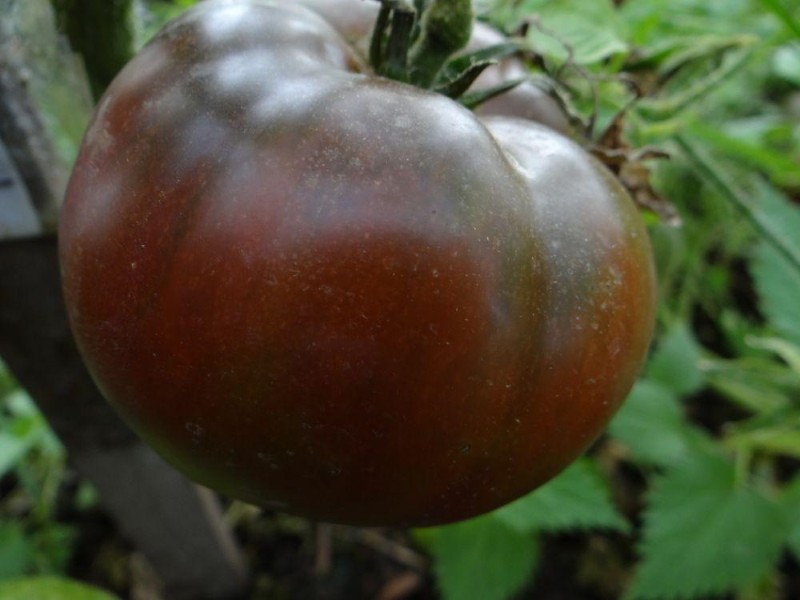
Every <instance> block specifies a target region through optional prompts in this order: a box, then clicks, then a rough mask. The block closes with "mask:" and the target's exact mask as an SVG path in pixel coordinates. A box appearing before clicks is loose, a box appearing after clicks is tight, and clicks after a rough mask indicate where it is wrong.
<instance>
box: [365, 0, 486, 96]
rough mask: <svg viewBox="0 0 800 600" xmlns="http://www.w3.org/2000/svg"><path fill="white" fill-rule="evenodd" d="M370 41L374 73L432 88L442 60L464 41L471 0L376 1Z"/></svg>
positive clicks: (469, 28) (468, 29) (469, 22)
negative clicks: (377, 2) (375, 18)
mask: <svg viewBox="0 0 800 600" xmlns="http://www.w3.org/2000/svg"><path fill="white" fill-rule="evenodd" d="M378 1H379V2H381V5H382V6H381V10H380V11H379V13H378V19H377V22H376V24H375V28H374V30H373V34H372V40H371V42H370V50H369V56H370V63H371V64H372V67H373V69H374V70H375V72H376V73H378V74H380V75H383V76H385V77H389V78H391V79H395V80H398V81H403V82H410V83H413V84H414V85H417V86H419V87H422V88H426V89H432V88H433V87H434V84H435V82H436V79H437V76H438V75H439V73H440V72H441V71H442V68H443V67H444V65H445V63H446V62H447V61H448V60H449V59H450V58H451V57H452V56H453V55H454V54H455V53H456V52H458V51H459V50H460V49H462V48H463V47H464V46H466V45H467V42H468V41H469V38H470V34H471V32H472V22H473V19H474V13H473V10H472V2H471V0H413V2H412V1H410V0H378Z"/></svg>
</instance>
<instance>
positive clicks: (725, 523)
mask: <svg viewBox="0 0 800 600" xmlns="http://www.w3.org/2000/svg"><path fill="white" fill-rule="evenodd" d="M649 500H650V502H649V506H648V508H647V511H646V513H645V515H644V538H643V541H642V544H641V547H640V551H641V553H642V561H641V563H640V566H639V569H638V571H637V573H636V575H635V576H634V579H633V582H632V584H631V587H630V589H629V591H628V594H627V596H626V597H627V598H629V599H640V600H648V599H653V600H655V599H658V600H670V599H673V598H674V599H678V598H693V597H697V596H705V595H719V594H723V593H727V592H730V591H733V590H736V589H740V588H742V587H744V586H746V585H750V584H752V583H754V582H756V581H758V580H759V579H760V578H762V577H763V576H764V575H766V574H767V573H768V572H769V571H770V569H772V568H773V566H774V564H775V562H776V561H777V559H778V558H779V556H780V553H781V549H782V546H783V542H784V540H785V537H786V525H787V519H786V515H785V511H784V510H783V509H782V507H781V505H780V504H778V503H777V502H773V501H771V500H769V499H767V498H766V497H765V496H763V495H762V494H760V493H759V492H757V491H756V490H754V489H751V488H749V487H745V486H741V485H737V483H736V475H735V469H734V466H733V464H731V463H730V462H729V461H727V460H725V459H724V458H722V457H719V456H716V455H712V454H693V455H692V459H691V461H687V462H685V463H682V464H681V465H680V467H676V468H674V469H673V470H671V471H670V472H669V473H668V474H667V475H666V476H664V477H663V478H662V479H661V480H660V481H658V483H657V484H656V486H655V487H654V489H653V492H652V493H651V495H650V498H649ZM677 574H680V576H676V575H677Z"/></svg>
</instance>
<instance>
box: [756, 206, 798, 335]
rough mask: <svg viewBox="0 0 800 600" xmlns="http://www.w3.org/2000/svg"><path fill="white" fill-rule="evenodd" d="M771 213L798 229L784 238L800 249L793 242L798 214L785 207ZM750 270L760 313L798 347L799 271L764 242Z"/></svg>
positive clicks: (776, 208)
mask: <svg viewBox="0 0 800 600" xmlns="http://www.w3.org/2000/svg"><path fill="white" fill-rule="evenodd" d="M774 210H776V212H777V214H778V215H782V216H783V217H785V218H786V219H787V220H788V221H790V222H791V223H792V224H793V225H795V226H796V227H797V228H796V229H795V230H794V231H795V233H794V234H793V235H794V237H795V239H794V240H791V241H789V240H788V236H787V242H789V243H791V244H793V245H795V246H800V244H798V243H797V240H796V232H797V231H800V211H798V210H797V209H793V208H792V207H789V206H788V204H784V205H776V206H775V208H774ZM798 253H800V249H798ZM750 270H751V273H752V275H753V278H754V279H755V284H756V289H757V290H758V293H759V298H760V306H761V310H762V312H763V313H764V314H765V315H766V317H767V319H769V322H770V325H772V327H773V328H774V329H775V330H776V331H778V332H779V333H781V334H782V335H784V336H785V337H786V338H787V339H789V340H790V341H791V342H792V343H794V344H796V345H800V271H798V269H797V268H796V267H795V265H793V264H792V263H790V262H789V261H788V260H787V259H786V257H785V256H784V255H783V254H782V253H781V252H779V251H778V250H777V249H775V248H774V247H773V246H772V245H771V244H768V243H766V242H762V243H761V244H759V246H758V248H757V250H756V254H755V258H754V260H753V261H752V262H751V264H750Z"/></svg>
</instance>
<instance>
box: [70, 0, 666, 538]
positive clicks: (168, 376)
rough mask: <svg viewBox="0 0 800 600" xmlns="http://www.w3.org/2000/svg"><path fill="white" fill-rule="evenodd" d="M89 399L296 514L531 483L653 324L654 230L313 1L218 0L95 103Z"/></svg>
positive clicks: (357, 519) (84, 214)
mask: <svg viewBox="0 0 800 600" xmlns="http://www.w3.org/2000/svg"><path fill="white" fill-rule="evenodd" d="M59 234H60V235H59V237H60V240H59V243H60V260H61V266H62V274H63V285H64V293H65V299H66V303H67V309H68V314H69V317H70V321H71V325H72V327H73V332H74V334H75V337H76V340H77V342H78V345H79V348H80V350H81V352H82V354H83V356H84V359H85V361H86V364H87V366H88V368H89V370H90V372H91V373H92V375H93V377H94V379H95V381H96V382H97V384H98V386H99V388H100V389H101V391H102V392H103V394H104V395H105V396H106V398H107V399H108V400H109V402H110V403H111V404H112V405H113V406H114V407H115V408H116V409H117V411H118V412H119V413H120V414H121V415H122V416H123V418H124V419H125V420H126V421H127V422H128V423H129V424H130V425H131V427H132V428H133V429H134V430H135V431H136V432H137V433H138V434H139V435H140V436H141V437H142V438H143V439H145V440H146V441H147V442H148V443H150V444H151V445H152V446H153V447H154V448H155V449H156V450H157V451H158V452H160V453H161V454H162V455H163V456H164V457H165V458H166V459H167V460H168V461H169V462H171V463H172V464H174V465H175V466H176V467H177V468H179V469H180V470H182V471H183V472H184V473H186V474H187V475H189V476H190V477H192V478H193V479H195V480H196V481H198V482H200V483H202V484H204V485H207V486H209V487H212V488H214V489H216V490H219V491H220V492H223V493H224V494H226V495H228V496H231V497H236V498H240V499H242V500H245V501H248V502H252V503H255V504H258V505H262V506H274V507H278V508H280V509H282V510H286V511H288V512H292V513H295V514H298V515H302V516H306V517H309V518H313V519H317V520H323V521H330V522H337V523H348V524H357V525H382V526H390V525H392V526H423V525H435V524H442V523H447V522H452V521H456V520H460V519H465V518H468V517H471V516H475V515H478V514H481V513H483V512H486V511H489V510H492V509H493V508H496V507H498V506H501V505H503V504H505V503H507V502H509V501H511V500H514V499H515V498H517V497H519V496H521V495H523V494H525V493H527V492H529V491H530V490H532V489H534V488H535V487H537V486H539V485H541V484H542V483H544V482H546V481H547V480H549V479H550V478H552V477H553V476H555V475H556V474H557V473H559V472H560V471H561V470H563V469H564V468H565V467H566V466H567V465H568V464H569V463H570V462H571V461H572V460H574V459H575V458H576V457H577V456H578V455H579V454H580V453H581V452H583V451H584V450H585V449H586V448H587V446H588V445H589V444H590V443H591V442H592V441H593V440H594V439H595V438H596V437H597V436H598V435H599V434H600V433H601V431H602V429H603V427H604V426H605V425H606V423H607V422H608V420H609V419H610V418H611V416H612V415H613V413H614V411H615V410H616V408H617V407H618V406H619V404H620V403H621V402H622V401H623V399H624V398H625V396H626V395H627V393H628V391H629V390H630V388H631V386H632V385H633V382H634V380H635V377H636V375H637V373H638V371H639V369H640V367H641V365H642V362H643V360H644V357H645V354H646V352H647V346H648V343H649V339H650V335H651V333H652V328H653V314H654V302H655V300H654V298H655V294H654V273H653V265H652V260H651V255H650V247H649V243H648V240H647V234H646V231H645V229H644V227H643V225H642V223H641V220H640V218H639V216H638V214H637V211H636V209H635V207H634V206H633V203H632V202H631V200H630V198H628V197H627V195H626V194H625V192H624V191H623V190H622V188H621V186H620V185H619V184H618V183H617V182H616V181H615V180H614V178H613V176H611V174H610V173H608V172H607V171H605V169H604V168H603V167H602V166H601V165H600V164H599V163H597V162H596V161H595V160H594V159H592V158H591V157H589V156H588V155H587V154H586V153H585V152H584V151H583V150H581V148H580V147H579V146H578V145H576V144H575V143H574V142H572V141H570V140H568V139H567V138H565V137H563V136H561V135H560V134H559V133H557V132H555V131H554V130H552V129H550V128H548V127H545V126H542V125H539V124H537V123H534V122H532V121H530V120H526V119H522V118H515V117H508V116H492V117H489V116H477V115H475V114H473V113H472V112H470V111H468V110H466V109H465V108H463V107H462V106H461V105H459V104H458V103H456V102H454V101H452V100H450V99H448V98H445V97H443V96H440V95H437V94H434V93H432V92H428V91H425V90H420V89H417V88H414V87H411V86H409V85H406V84H402V83H397V82H393V81H388V80H386V79H383V78H379V77H375V76H373V75H370V74H369V70H368V68H366V67H365V66H364V62H363V60H362V59H361V58H360V55H359V53H358V51H356V50H354V49H353V48H352V47H351V46H350V45H348V43H347V42H345V41H344V40H343V38H342V37H341V36H340V35H339V34H338V33H337V32H336V30H335V29H334V28H333V27H332V26H331V24H330V23H328V22H327V21H325V20H324V19H323V18H322V17H321V16H319V15H318V14H316V13H314V12H312V11H310V10H309V9H307V8H305V7H303V6H299V5H294V4H292V5H287V4H286V3H278V2H269V1H264V0H261V1H257V0H232V1H231V0H229V1H226V2H221V1H215V0H209V1H207V2H204V3H202V4H200V5H198V6H197V7H196V8H195V9H192V10H190V11H188V12H187V13H185V15H184V16H182V17H181V18H179V19H178V20H177V21H175V22H173V23H172V24H170V25H168V26H167V27H166V28H165V29H164V30H163V31H162V32H161V33H160V34H158V35H157V36H156V37H155V38H154V39H153V40H152V41H151V42H150V43H149V44H148V45H147V46H146V47H145V48H144V49H143V50H142V51H141V52H140V53H139V54H138V55H137V56H136V57H135V58H134V59H133V60H132V61H131V63H130V64H129V65H128V66H127V67H126V68H125V69H124V70H123V71H122V72H121V73H120V75H119V76H118V78H117V79H116V80H115V81H114V82H113V83H112V84H111V86H110V87H109V89H108V91H107V92H106V94H105V96H104V97H103V99H102V100H101V102H100V104H99V106H98V110H97V113H96V115H95V117H94V119H93V121H92V124H91V125H90V128H89V130H88V131H87V133H86V137H85V139H84V142H83V145H82V148H81V151H80V155H79V157H78V159H77V162H76V165H75V168H74V171H73V174H72V177H71V180H70V184H69V188H68V191H67V195H66V200H65V203H64V207H63V212H62V216H61V221H60V231H59Z"/></svg>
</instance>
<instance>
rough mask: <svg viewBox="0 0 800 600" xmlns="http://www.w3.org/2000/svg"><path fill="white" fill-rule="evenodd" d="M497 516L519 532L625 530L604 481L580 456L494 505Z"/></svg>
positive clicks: (590, 464) (588, 461) (596, 470)
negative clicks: (522, 493)
mask: <svg viewBox="0 0 800 600" xmlns="http://www.w3.org/2000/svg"><path fill="white" fill-rule="evenodd" d="M495 515H496V516H497V518H498V519H499V520H500V521H502V522H504V523H506V524H507V525H509V526H510V527H513V528H514V529H515V530H517V531H520V532H535V531H570V530H577V529H590V528H605V529H614V530H617V531H627V530H628V523H627V522H626V521H625V519H623V518H622V517H621V516H620V514H619V513H618V512H617V510H616V509H615V508H614V505H613V504H612V502H611V494H610V492H609V490H608V486H607V484H606V482H605V481H604V480H603V477H602V475H601V474H600V472H599V471H598V469H597V467H596V466H595V465H594V463H593V462H592V461H590V460H589V459H587V458H581V459H579V460H577V461H576V462H575V463H573V464H572V465H571V466H570V467H569V468H568V469H567V470H566V471H564V472H563V473H562V474H561V475H559V476H558V477H556V478H555V479H553V480H552V481H550V482H549V483H547V484H546V485H544V486H542V487H541V488H539V489H538V490H535V491H533V492H531V493H530V494H528V495H527V496H524V497H523V498H520V499H519V500H517V501H515V502H512V503H511V504H508V505H506V506H504V507H503V508H500V509H498V510H497V511H496V512H495Z"/></svg>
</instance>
